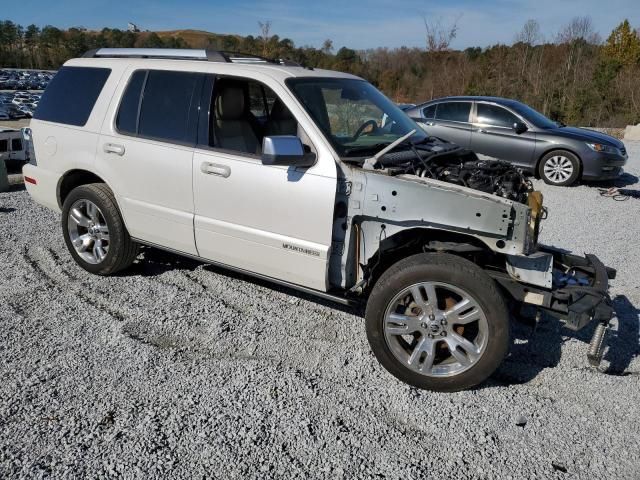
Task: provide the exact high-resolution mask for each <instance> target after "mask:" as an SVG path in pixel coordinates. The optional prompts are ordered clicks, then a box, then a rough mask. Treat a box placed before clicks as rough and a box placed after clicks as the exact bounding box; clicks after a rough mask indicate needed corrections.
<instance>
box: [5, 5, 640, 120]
mask: <svg viewBox="0 0 640 480" xmlns="http://www.w3.org/2000/svg"><path fill="white" fill-rule="evenodd" d="M259 27H260V33H259V34H258V35H256V36H252V35H249V36H240V35H219V34H210V33H206V32H193V31H183V32H180V31H179V32H174V33H173V34H171V35H163V34H162V32H160V35H158V33H155V32H130V31H123V30H119V29H112V28H104V29H102V30H101V31H99V32H96V31H87V30H85V29H82V28H69V29H67V30H62V29H58V28H56V27H53V26H45V27H43V28H39V27H37V26H36V25H29V26H27V27H23V26H21V25H18V24H15V23H13V22H11V21H9V20H5V21H0V66H4V67H17V68H38V69H56V68H58V67H59V66H60V65H62V64H63V63H64V62H65V61H66V60H68V59H69V58H73V57H77V56H80V55H82V54H83V53H84V52H86V51H87V50H90V49H93V48H100V47H154V48H163V47H167V48H189V47H193V48H203V47H205V48H212V49H217V50H225V51H239V52H245V53H251V54H256V55H262V56H266V57H269V58H288V59H291V60H294V61H297V62H299V63H302V64H304V65H305V66H309V67H316V68H329V69H333V70H341V71H346V72H350V73H354V74H356V75H359V76H361V77H363V78H366V79H367V80H369V81H370V82H372V83H373V84H374V85H376V86H377V87H378V88H380V89H381V90H382V91H383V92H384V93H385V94H387V95H388V96H389V97H390V98H392V99H393V100H395V101H396V102H402V103H418V102H423V101H426V100H430V99H432V98H438V97H442V96H447V95H493V96H501V97H509V98H515V99H518V100H521V101H523V102H525V103H527V104H529V105H531V106H532V107H534V108H536V109H537V110H539V111H541V112H542V113H544V114H545V115H547V116H549V117H551V118H553V119H554V120H559V121H563V122H565V123H567V124H574V125H584V126H604V127H622V126H625V125H627V124H631V123H639V122H640V33H639V32H638V31H637V30H634V29H633V27H632V26H631V25H630V24H629V22H628V21H627V20H624V21H623V22H621V23H620V25H618V26H617V27H616V28H615V29H614V30H613V31H612V32H611V33H610V34H609V35H608V36H607V38H606V39H605V40H604V41H602V39H601V37H600V36H599V34H598V33H597V32H596V31H595V29H594V27H593V24H592V22H591V19H590V18H589V17H576V18H574V19H572V20H571V21H570V22H569V23H567V24H566V25H565V26H564V27H563V28H562V29H561V30H560V31H559V32H557V33H556V35H555V36H554V37H553V38H552V39H545V38H543V35H542V33H541V29H540V26H539V24H538V23H537V22H536V21H535V20H529V21H528V22H527V23H526V24H525V25H524V26H523V27H522V29H521V30H520V31H519V32H518V33H517V34H516V35H515V36H514V41H513V42H512V44H510V45H505V44H498V45H494V46H490V47H487V48H479V47H471V48H467V49H465V50H453V49H451V48H450V45H451V42H452V40H453V39H454V38H455V37H456V34H457V29H458V27H457V25H456V23H455V22H454V23H453V24H452V25H442V24H441V23H440V22H435V23H433V22H429V21H427V20H425V48H407V47H401V48H394V49H388V48H376V49H369V50H354V49H350V48H347V47H342V48H340V49H338V50H337V51H336V50H335V49H334V47H333V43H332V41H331V40H326V41H325V42H324V44H323V45H322V46H321V47H320V48H315V47H309V46H300V47H297V46H296V45H295V44H294V42H293V40H291V39H289V38H280V37H279V36H278V35H275V34H272V33H271V22H261V23H260V24H259Z"/></svg>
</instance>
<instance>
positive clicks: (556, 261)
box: [24, 49, 615, 391]
mask: <svg viewBox="0 0 640 480" xmlns="http://www.w3.org/2000/svg"><path fill="white" fill-rule="evenodd" d="M31 130H32V131H31V132H30V138H31V142H32V146H31V148H32V149H33V153H32V154H31V160H30V164H28V165H26V166H25V168H24V178H25V182H26V185H27V189H28V191H29V193H30V194H31V196H32V197H33V199H34V200H35V201H37V202H38V203H41V204H43V205H46V206H48V207H50V208H52V209H54V210H56V211H61V212H62V233H63V235H64V238H65V241H66V243H67V246H68V248H69V251H70V253H71V255H72V256H73V258H74V259H75V261H76V262H77V263H78V264H79V265H80V266H82V267H83V268H84V269H86V270H88V271H89V272H92V273H95V274H99V275H108V274H112V273H114V272H117V271H119V270H122V269H124V268H126V267H127V266H129V265H130V264H131V263H132V262H133V261H134V260H135V259H136V257H137V256H138V253H139V249H138V247H139V245H147V246H153V247H157V248H162V249H166V250H170V251H172V252H176V253H179V254H181V255H186V256H190V257H194V258H197V259H201V260H203V261H206V262H210V263H216V264H220V265H223V266H225V267H227V268H231V269H235V270H240V271H242V272H245V273H249V274H251V275H255V276H259V277H262V278H266V279H269V280H271V281H274V282H277V283H280V284H285V285H288V286H291V287H293V288H297V289H301V290H304V291H307V292H311V293H313V294H316V295H319V296H322V297H325V298H329V299H331V300H334V301H338V302H342V303H346V304H357V303H362V304H364V303H365V302H366V315H365V316H366V330H367V336H368V339H369V341H370V344H371V346H372V348H373V351H374V353H375V355H376V356H377V358H378V359H379V360H380V362H381V363H382V365H383V366H384V367H385V368H386V369H387V370H388V371H390V372H391V373H392V374H393V375H395V376H396V377H398V378H400V379H401V380H403V381H405V382H407V383H410V384H412V385H415V386H417V387H420V388H429V389H434V390H446V391H452V390H458V389H462V388H468V387H471V386H473V385H476V384H478V383H480V382H482V381H483V380H485V379H486V378H487V377H488V376H489V375H490V374H491V373H492V372H493V371H494V370H495V369H496V368H497V367H498V365H499V364H500V362H501V361H502V359H503V358H504V356H505V354H506V353H507V351H508V348H509V316H508V313H507V308H506V300H512V301H514V302H516V303H523V302H524V303H529V304H532V305H534V306H535V307H536V308H539V309H541V310H546V311H549V312H552V313H554V314H556V315H557V316H559V317H561V318H563V319H565V320H566V322H567V326H569V327H570V328H572V329H579V328H582V327H583V326H585V325H586V324H587V323H589V322H590V321H591V320H592V319H596V320H597V321H598V322H599V326H598V328H597V329H596V335H594V339H593V341H592V345H591V348H590V351H589V355H590V356H589V358H590V360H591V361H592V362H593V363H597V362H598V361H599V358H600V356H601V354H602V339H603V334H604V331H605V329H606V327H607V325H608V323H609V320H610V318H611V316H612V313H613V311H612V308H611V303H610V300H609V297H608V293H607V289H608V278H613V277H614V275H615V271H614V270H613V269H609V268H607V267H605V266H604V265H602V263H601V262H600V261H598V259H597V258H596V257H594V256H587V258H582V257H577V256H572V255H568V254H565V253H561V252H559V251H555V250H553V249H550V248H547V247H543V246H540V245H537V231H538V226H539V222H540V220H541V218H542V216H543V214H544V209H543V207H542V197H541V195H540V194H539V192H533V191H531V188H530V183H529V182H528V181H527V180H526V179H525V178H524V177H523V176H522V175H521V172H518V171H516V170H515V169H513V168H512V167H510V166H506V167H505V166H504V165H503V164H501V163H499V162H497V163H496V162H493V163H487V162H482V161H479V160H478V159H477V157H475V155H474V154H473V153H472V152H469V151H467V150H463V149H461V148H459V147H457V146H456V145H453V144H449V143H446V142H443V141H439V140H438V139H434V138H429V137H427V135H426V134H425V133H424V132H423V131H422V129H420V128H419V127H418V126H417V125H416V124H415V123H414V122H413V121H412V120H410V119H409V118H408V117H407V116H406V115H405V114H404V113H403V112H402V111H401V110H399V109H398V108H397V107H396V106H395V105H394V104H393V103H392V102H391V101H390V100H389V99H387V98H386V97H385V96H384V95H382V94H381V93H380V92H379V91H377V90H376V89H375V88H374V87H373V86H371V85H370V84H369V83H367V82H365V81H364V80H362V79H360V78H358V77H355V76H352V75H348V74H344V73H338V72H332V71H326V70H314V69H310V68H303V67H301V66H298V65H293V64H291V63H290V62H286V61H269V60H265V59H261V58H257V57H256V58H254V57H246V56H245V57H242V56H239V55H234V54H229V53H222V52H212V51H204V50H155V49H101V50H97V51H91V52H88V53H87V54H86V55H85V56H84V57H83V58H80V59H74V60H71V61H69V62H67V63H66V64H65V66H64V67H63V68H62V69H61V70H60V71H59V72H58V73H57V75H56V76H55V77H54V79H53V80H52V81H51V83H50V84H49V86H48V88H47V89H46V91H45V93H44V95H43V97H42V100H41V101H40V105H39V108H38V110H37V111H36V114H35V117H34V120H33V121H32V123H31ZM472 186H473V187H474V188H473V189H472V188H469V187H472Z"/></svg>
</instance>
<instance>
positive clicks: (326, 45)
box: [321, 38, 333, 55]
mask: <svg viewBox="0 0 640 480" xmlns="http://www.w3.org/2000/svg"><path fill="white" fill-rule="evenodd" d="M321 50H322V52H323V53H325V54H326V55H330V54H331V52H332V51H333V40H331V39H330V38H327V39H326V40H325V41H324V42H322V49H321Z"/></svg>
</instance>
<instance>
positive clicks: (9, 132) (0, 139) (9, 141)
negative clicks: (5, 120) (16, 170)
mask: <svg viewBox="0 0 640 480" xmlns="http://www.w3.org/2000/svg"><path fill="white" fill-rule="evenodd" d="M27 152H28V149H27V148H26V145H25V141H24V134H23V132H22V131H21V130H15V129H5V128H0V161H4V162H5V163H6V164H7V165H12V166H14V165H22V164H24V163H25V162H27V161H28V160H29V154H28V153H27Z"/></svg>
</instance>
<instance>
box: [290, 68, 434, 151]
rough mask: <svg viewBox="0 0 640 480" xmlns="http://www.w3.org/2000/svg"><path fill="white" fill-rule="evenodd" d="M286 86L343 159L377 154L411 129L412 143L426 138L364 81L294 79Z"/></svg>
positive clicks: (422, 132)
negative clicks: (413, 131) (412, 131)
mask: <svg viewBox="0 0 640 480" xmlns="http://www.w3.org/2000/svg"><path fill="white" fill-rule="evenodd" d="M287 85H288V86H289V88H290V89H291V90H292V91H293V93H294V94H295V95H296V97H297V98H298V100H300V102H301V103H302V105H303V106H304V107H305V109H306V110H307V112H308V113H309V114H310V115H311V117H312V118H313V119H314V121H315V122H316V124H317V125H318V127H320V129H321V130H322V131H323V132H324V133H325V135H326V136H327V138H328V139H329V141H330V142H331V144H332V145H333V147H334V148H335V149H336V151H337V152H338V154H339V155H340V156H341V157H358V156H364V155H368V154H371V153H375V152H377V151H378V150H380V149H382V148H383V147H385V146H387V145H389V144H390V143H393V142H394V141H395V140H397V139H399V138H400V137H403V136H404V135H406V134H408V133H409V132H411V130H416V133H414V134H413V135H412V136H411V137H410V139H409V140H410V141H411V142H412V143H420V142H422V141H423V140H425V139H426V138H427V134H426V133H425V132H424V130H422V129H421V128H420V127H419V126H418V124H416V123H415V122H414V121H413V120H411V119H410V118H409V117H408V116H407V115H406V114H405V113H404V112H402V110H400V109H399V108H398V107H397V106H396V105H395V104H394V103H393V102H392V101H391V100H389V99H388V98H387V97H385V96H384V95H383V94H382V93H380V92H379V91H378V90H377V89H376V88H375V87H374V86H373V85H371V84H370V83H368V82H365V81H364V80H356V79H348V78H292V79H289V80H287Z"/></svg>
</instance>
